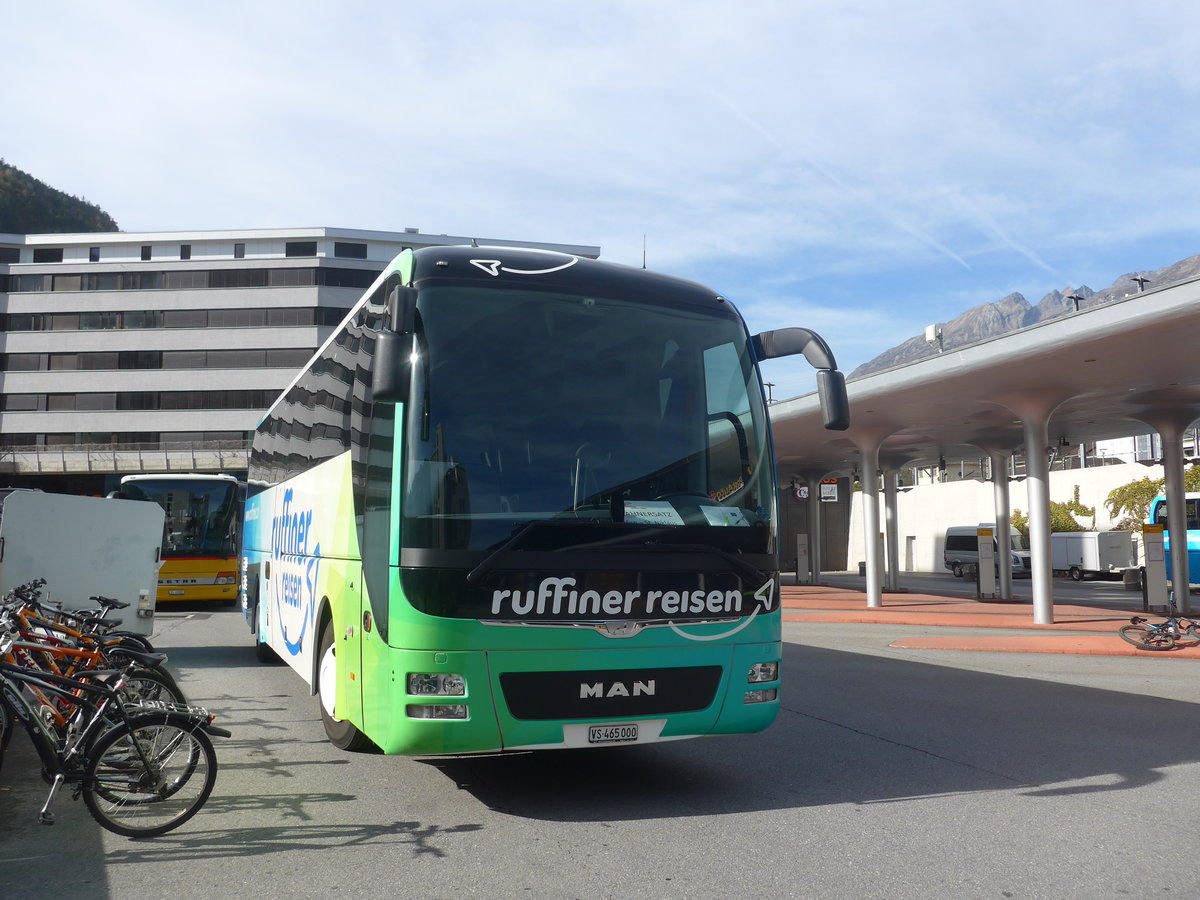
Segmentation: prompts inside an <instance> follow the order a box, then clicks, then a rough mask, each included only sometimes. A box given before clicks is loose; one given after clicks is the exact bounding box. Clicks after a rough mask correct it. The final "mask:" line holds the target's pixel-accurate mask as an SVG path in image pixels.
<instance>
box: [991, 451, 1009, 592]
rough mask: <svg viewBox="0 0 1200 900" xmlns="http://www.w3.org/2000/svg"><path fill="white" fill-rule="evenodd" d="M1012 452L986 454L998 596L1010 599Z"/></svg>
mask: <svg viewBox="0 0 1200 900" xmlns="http://www.w3.org/2000/svg"><path fill="white" fill-rule="evenodd" d="M1011 457H1012V454H1011V453H1009V452H1007V451H1000V450H992V451H990V452H989V454H988V458H989V459H990V460H991V466H992V501H993V505H994V506H995V512H996V543H997V544H999V545H1000V596H1001V597H1002V598H1003V599H1005V600H1011V599H1012V596H1013V593H1012V587H1013V585H1012V550H1011V549H1009V550H1007V552H1005V548H1010V547H1012V540H1011V536H1012V525H1011V522H1010V520H1011V518H1012V507H1011V506H1010V504H1009V499H1008V464H1009V460H1010V458H1011Z"/></svg>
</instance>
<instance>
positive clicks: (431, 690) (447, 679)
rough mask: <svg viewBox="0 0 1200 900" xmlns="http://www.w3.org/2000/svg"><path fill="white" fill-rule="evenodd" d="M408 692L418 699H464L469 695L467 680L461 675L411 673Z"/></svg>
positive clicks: (409, 674)
mask: <svg viewBox="0 0 1200 900" xmlns="http://www.w3.org/2000/svg"><path fill="white" fill-rule="evenodd" d="M408 692H409V693H410V694H413V695H415V696H417V697H462V696H463V695H465V694H466V693H467V680H466V679H465V678H463V677H462V676H461V675H445V674H442V673H439V672H409V673H408ZM451 718H455V717H453V716H451Z"/></svg>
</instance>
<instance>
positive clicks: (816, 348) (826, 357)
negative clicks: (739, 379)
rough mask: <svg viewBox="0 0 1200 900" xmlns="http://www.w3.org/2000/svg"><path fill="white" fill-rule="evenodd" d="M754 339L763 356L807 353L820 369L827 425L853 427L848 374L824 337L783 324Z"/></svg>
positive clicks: (819, 391) (819, 386)
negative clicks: (838, 363) (847, 386)
mask: <svg viewBox="0 0 1200 900" xmlns="http://www.w3.org/2000/svg"><path fill="white" fill-rule="evenodd" d="M750 341H751V344H752V346H753V347H754V355H755V356H756V357H757V358H758V359H760V360H763V359H778V358H780V357H781V356H795V355H796V354H799V353H802V354H804V358H805V359H806V360H808V362H809V364H810V365H812V367H813V368H814V369H816V370H817V397H818V399H819V400H820V402H821V417H822V418H823V419H824V422H825V428H826V429H828V430H829V431H845V430H846V429H847V428H849V427H850V398H849V397H848V396H847V395H846V376H845V375H843V374H842V373H841V372H839V371H838V368H837V363H836V362H835V361H834V359H833V351H832V350H830V349H829V345H828V344H827V343H825V340H824V338H822V337H821V336H820V335H819V334H817V333H816V332H815V331H810V330H809V329H807V328H780V329H778V330H776V331H764V332H762V333H761V334H756V335H755V336H754V337H752V338H751V339H750Z"/></svg>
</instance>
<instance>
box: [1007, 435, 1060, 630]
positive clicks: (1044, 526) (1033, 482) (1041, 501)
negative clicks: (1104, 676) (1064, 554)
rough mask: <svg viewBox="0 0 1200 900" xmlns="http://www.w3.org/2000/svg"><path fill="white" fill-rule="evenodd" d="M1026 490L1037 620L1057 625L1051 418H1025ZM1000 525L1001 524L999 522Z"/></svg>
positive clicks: (1035, 617)
mask: <svg viewBox="0 0 1200 900" xmlns="http://www.w3.org/2000/svg"><path fill="white" fill-rule="evenodd" d="M1021 421H1022V425H1023V426H1024V430H1025V475H1026V481H1025V487H1026V490H1027V491H1028V494H1029V557H1030V562H1031V564H1032V569H1033V572H1032V575H1031V580H1032V587H1033V621H1034V623H1035V624H1037V625H1052V624H1054V572H1053V570H1052V569H1051V560H1050V461H1049V459H1047V457H1046V447H1047V445H1048V444H1049V443H1050V436H1049V416H1048V415H1046V414H1042V415H1023V416H1022V417H1021ZM997 524H999V523H997Z"/></svg>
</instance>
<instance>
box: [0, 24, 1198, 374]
mask: <svg viewBox="0 0 1200 900" xmlns="http://www.w3.org/2000/svg"><path fill="white" fill-rule="evenodd" d="M1198 10H1200V7H1195V6H1194V5H1188V4H1179V3H1172V2H1165V0H1150V2H1145V3H1141V4H1137V5H1136V6H1135V5H1131V4H1128V3H1125V2H1120V3H1118V2H1115V0H1087V2H1083V0H1067V2H1060V3H1053V4H1047V3H1044V2H1036V3H1035V2H1031V0H1012V2H999V0H987V2H982V3H973V4H963V3H961V2H951V0H913V2H911V3H906V4H894V3H885V2H883V0H857V2H855V0H820V2H814V0H804V2H795V0H790V2H785V0H777V2H760V3H755V4H742V5H740V6H734V5H732V4H728V3H717V2H713V0H697V2H691V3H687V4H666V3H646V2H634V0H621V2H614V0H598V2H595V3H591V4H586V5H583V4H563V3H558V2H549V0H545V2H520V0H517V2H513V3H508V4H504V5H497V4H494V3H485V2H478V0H460V2H458V3H456V4H455V5H454V9H453V10H452V11H450V10H448V9H446V8H444V7H441V6H438V5H436V4H393V3H383V2H377V3H373V2H348V3H342V4H337V5H329V4H327V3H321V4H318V3H315V2H294V3H286V4H285V3H266V2H264V3H232V2H226V0H217V2H210V3H206V4H204V5H201V6H191V7H187V6H176V5H170V4H160V3H150V2H117V0H114V2H110V3H106V4H103V5H96V4H94V3H90V2H81V0H80V2H56V3H50V4H48V5H47V4H43V5H40V6H39V5H33V4H26V5H21V6H15V7H13V8H12V9H9V10H7V12H6V17H5V24H6V30H7V37H8V40H7V41H6V46H5V53H4V55H3V56H0V77H3V78H4V80H5V82H6V84H8V85H10V86H16V89H14V90H10V92H9V96H8V97H7V98H6V111H5V114H6V121H7V122H8V123H9V125H10V127H9V128H8V129H6V135H5V141H4V145H3V146H2V147H0V153H3V155H4V156H5V158H6V159H8V161H9V162H11V163H13V164H15V165H18V166H20V167H21V168H24V169H26V170H27V171H29V172H31V173H33V174H34V175H37V176H38V177H40V178H42V179H44V180H46V181H49V182H50V183H52V184H54V185H55V186H56V187H60V188H62V189H64V190H67V191H69V192H72V193H77V194H82V195H85V196H87V197H88V199H90V200H92V201H94V202H98V203H100V204H101V205H102V206H103V207H104V208H105V209H107V210H108V211H110V212H111V213H112V214H113V215H114V216H115V217H116V218H117V220H118V221H119V222H120V223H121V225H122V226H123V227H125V228H127V229H131V230H156V229H170V228H208V227H242V226H278V225H340V226H348V227H364V228H381V229H400V228H403V227H406V226H416V227H420V228H422V229H423V230H426V231H432V232H448V233H459V234H473V235H481V236H486V237H507V238H516V239H529V240H543V241H562V242H568V243H596V244H600V245H601V246H602V247H603V249H604V253H605V256H606V257H608V258H610V259H615V260H618V261H622V262H628V263H632V264H640V262H641V258H642V248H643V236H645V246H646V249H647V254H648V258H649V262H650V265H651V266H652V267H658V268H663V269H665V270H667V271H678V272H684V273H688V272H704V273H705V274H706V275H707V274H709V273H711V272H717V273H718V274H719V275H720V274H722V273H730V274H731V275H732V277H731V278H730V279H729V283H725V278H724V277H720V278H714V279H713V281H714V282H718V283H715V284H714V287H717V288H719V289H721V290H726V291H728V292H730V293H731V294H735V295H737V294H745V295H746V296H748V297H749V296H753V297H754V298H755V299H753V300H750V301H748V303H747V304H746V305H745V307H744V308H745V309H747V311H748V313H749V312H753V313H754V314H755V316H756V317H761V318H762V319H764V320H773V319H774V318H775V317H776V316H777V315H779V316H782V309H783V307H782V306H777V305H775V304H776V301H772V300H771V299H769V297H764V298H763V299H758V297H759V296H760V295H763V294H766V293H768V288H769V286H770V285H772V284H775V285H781V284H786V283H790V284H792V285H793V286H798V287H799V288H804V289H807V288H809V287H811V286H813V285H817V284H819V285H821V286H822V287H823V288H825V289H828V288H829V287H830V285H836V286H837V287H838V288H839V290H838V291H837V297H838V300H837V301H836V305H835V303H834V302H830V301H828V300H824V299H820V298H818V299H817V300H815V301H813V302H811V303H801V304H800V306H799V307H798V309H799V311H801V312H802V313H803V314H805V315H808V316H810V317H811V320H812V321H813V322H815V323H817V324H816V327H818V328H820V327H822V323H826V322H827V323H828V325H827V327H828V329H829V330H830V331H831V333H833V334H836V335H837V338H836V340H837V341H841V342H842V346H845V347H848V348H859V350H860V352H862V353H868V352H869V348H870V347H872V346H875V344H876V342H877V341H878V342H881V345H880V349H885V348H886V347H888V346H891V345H893V344H895V343H898V342H899V341H900V340H903V339H904V338H905V337H907V336H909V335H911V334H912V333H915V332H917V331H918V330H919V329H920V328H921V327H923V326H924V324H927V322H926V321H925V320H926V319H927V318H929V317H930V315H931V314H932V313H933V312H935V311H936V312H937V313H938V317H940V318H948V317H949V315H948V313H950V312H952V309H949V308H948V307H949V305H950V304H952V303H953V302H954V301H955V298H957V297H959V296H961V295H962V294H963V293H970V291H971V289H972V287H975V288H980V287H981V286H983V285H987V286H988V289H989V290H990V289H991V286H993V285H994V286H995V288H996V291H997V293H996V294H994V295H992V296H991V297H988V298H987V299H996V298H998V297H999V296H1001V295H1003V294H1005V293H1008V292H1010V291H1014V290H1020V291H1022V292H1023V293H1026V295H1027V296H1030V297H1031V299H1032V300H1034V301H1035V302H1036V299H1037V297H1038V296H1040V294H1039V293H1038V291H1039V290H1040V288H1041V287H1042V286H1044V285H1046V284H1054V285H1060V284H1061V283H1067V282H1073V283H1084V282H1098V281H1101V280H1102V277H1101V276H1100V275H1097V274H1096V273H1098V272H1099V273H1107V272H1108V271H1109V268H1110V266H1111V262H1109V260H1110V259H1111V258H1112V257H1114V256H1116V255H1120V254H1122V253H1126V252H1128V251H1129V250H1130V248H1132V247H1133V246H1135V245H1136V246H1137V247H1139V248H1141V247H1151V246H1152V245H1153V243H1154V242H1155V241H1156V240H1163V241H1167V240H1171V241H1174V242H1176V243H1177V242H1178V240H1179V236H1180V235H1181V234H1188V235H1190V234H1194V233H1195V231H1196V228H1197V226H1198V225H1200V207H1197V205H1196V204H1195V203H1194V201H1193V199H1192V198H1193V197H1194V195H1195V190H1194V188H1195V187H1196V185H1197V181H1198V180H1200V179H1198V176H1200V164H1197V163H1196V161H1195V154H1194V150H1193V148H1194V147H1195V146H1197V138H1198V137H1200V134H1197V132H1198V131H1200V123H1198V122H1197V120H1196V119H1195V117H1194V116H1192V115H1191V114H1190V112H1191V110H1193V109H1195V108H1196V101H1197V92H1198V91H1200V61H1198V58H1197V56H1196V54H1195V53H1193V52H1192V49H1191V42H1192V40H1193V39H1194V35H1195V34H1196V33H1197V30H1198V29H1197V26H1200V12H1198ZM1172 246H1174V244H1172ZM1197 249H1200V248H1197ZM1170 261H1171V260H1160V259H1154V260H1148V261H1147V262H1146V263H1145V266H1146V267H1150V266H1153V265H1163V264H1166V263H1167V262H1170ZM1134 267H1136V266H1134ZM914 285H920V286H921V291H922V292H923V293H922V294H921V295H920V296H921V297H925V298H927V299H926V300H921V299H919V298H918V295H917V293H916V291H915V289H914V287H913V286H914ZM810 296H814V297H816V293H811V294H810ZM847 298H848V299H847ZM780 302H782V301H780ZM822 304H823V305H822ZM884 310H886V312H883V311H884ZM959 311H961V309H960V310H959ZM943 313H947V314H946V315H943ZM856 318H857V320H858V321H859V323H860V325H862V326H865V327H859V328H858V329H855V328H854V327H853V322H854V321H855V319H856ZM843 321H846V322H849V323H851V324H850V325H849V326H843V325H842V322H843ZM785 324H795V323H794V322H787V323H785ZM805 324H807V323H805ZM764 327H765V326H764ZM830 340H831V343H834V344H835V350H838V349H839V348H838V346H837V344H836V341H835V338H833V337H830ZM839 355H845V356H853V355H854V354H853V353H852V352H850V351H847V352H846V353H839ZM869 355H874V354H873V353H870V354H869Z"/></svg>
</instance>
